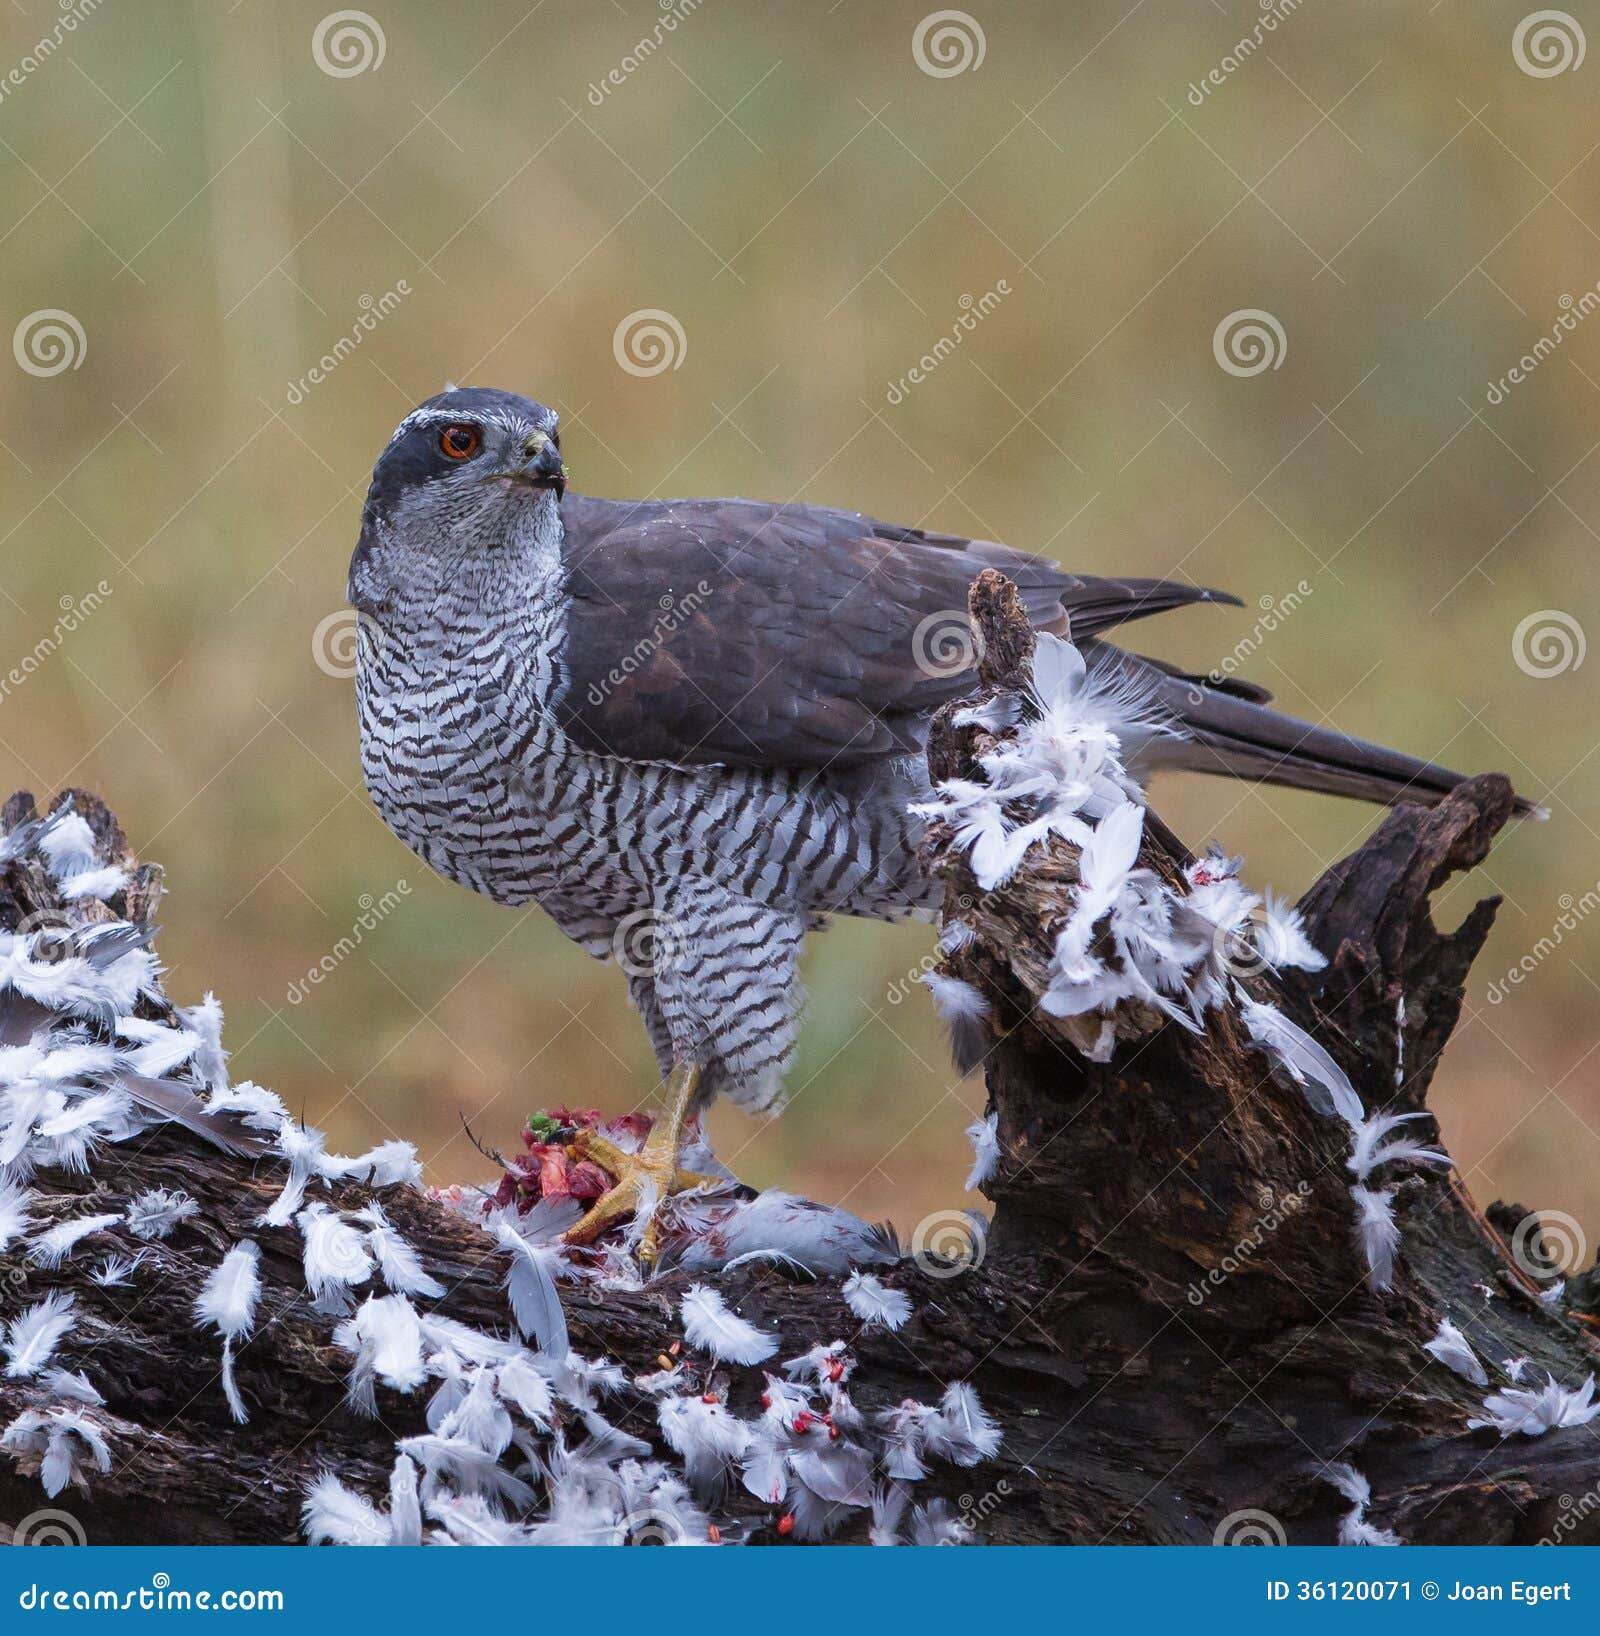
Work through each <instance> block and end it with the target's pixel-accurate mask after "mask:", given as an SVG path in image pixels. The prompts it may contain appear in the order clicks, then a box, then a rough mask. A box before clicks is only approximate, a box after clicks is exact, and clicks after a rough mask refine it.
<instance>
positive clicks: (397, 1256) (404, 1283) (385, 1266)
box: [355, 1202, 445, 1300]
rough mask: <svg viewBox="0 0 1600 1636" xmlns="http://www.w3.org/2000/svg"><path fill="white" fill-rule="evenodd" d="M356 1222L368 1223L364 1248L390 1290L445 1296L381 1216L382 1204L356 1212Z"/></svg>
mask: <svg viewBox="0 0 1600 1636" xmlns="http://www.w3.org/2000/svg"><path fill="white" fill-rule="evenodd" d="M355 1219H356V1220H357V1221H360V1222H365V1223H366V1224H367V1247H368V1248H369V1249H370V1250H371V1251H372V1253H373V1255H374V1256H375V1257H376V1258H377V1262H378V1271H379V1272H380V1273H382V1274H383V1281H384V1283H386V1284H387V1285H388V1286H389V1288H390V1289H392V1290H394V1291H396V1292H397V1293H398V1294H401V1295H425V1296H428V1297H429V1298H430V1299H432V1300H437V1299H438V1298H439V1297H440V1296H442V1295H443V1294H444V1292H445V1289H444V1285H443V1284H441V1283H440V1282H439V1280H438V1279H437V1278H433V1277H430V1276H429V1274H428V1271H427V1269H426V1268H425V1267H424V1266H423V1265H422V1258H421V1256H419V1255H418V1254H417V1252H416V1251H415V1250H414V1249H413V1248H412V1247H411V1245H410V1244H409V1243H407V1242H406V1240H405V1238H404V1237H403V1236H402V1235H401V1233H400V1231H399V1229H398V1228H396V1227H395V1226H394V1224H393V1223H392V1222H391V1221H390V1220H389V1218H388V1216H387V1215H385V1214H384V1210H383V1206H382V1205H381V1204H378V1203H376V1202H374V1203H372V1204H369V1205H368V1206H367V1207H366V1208H365V1209H364V1210H358V1211H356V1215H355Z"/></svg>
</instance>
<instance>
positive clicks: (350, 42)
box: [311, 11, 389, 80]
mask: <svg viewBox="0 0 1600 1636" xmlns="http://www.w3.org/2000/svg"><path fill="white" fill-rule="evenodd" d="M388 49H389V42H388V40H387V38H386V37H385V36H384V32H383V27H382V25H381V24H380V23H379V22H378V19H377V18H376V17H374V16H372V15H371V14H370V13H368V12H365V11H330V12H329V13H328V15H327V16H326V17H324V18H323V19H322V21H321V22H320V23H318V24H317V26H316V29H315V30H314V31H313V33H312V35H311V60H312V61H313V62H314V63H315V64H316V65H317V67H318V68H320V69H321V70H322V72H323V73H324V74H330V75H332V77H333V78H334V79H336V80H349V79H354V78H355V77H356V75H357V74H365V73H368V72H370V71H371V70H373V69H375V68H378V67H380V66H381V65H382V63H383V59H384V54H385V53H386V52H387V51H388Z"/></svg>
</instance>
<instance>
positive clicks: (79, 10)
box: [0, 0, 105, 102]
mask: <svg viewBox="0 0 1600 1636" xmlns="http://www.w3.org/2000/svg"><path fill="white" fill-rule="evenodd" d="M104 4H105V0H77V3H76V4H75V5H74V4H64V5H63V6H62V8H61V15H60V16H59V17H57V18H56V20H55V22H54V24H53V25H52V26H51V29H50V32H49V33H48V34H42V35H40V37H39V38H38V39H37V40H35V41H34V43H33V45H32V47H31V48H30V49H29V50H28V51H26V52H25V53H24V54H23V55H22V56H21V57H19V58H18V59H17V61H16V62H14V63H13V64H12V65H11V67H10V68H8V69H7V70H6V71H5V73H4V74H0V102H4V101H5V99H6V98H7V97H8V96H10V95H11V93H12V92H13V91H18V90H21V88H22V87H23V86H24V85H25V84H26V83H27V81H28V78H29V76H30V75H32V74H36V73H37V72H38V71H39V69H40V68H41V67H42V66H43V65H44V64H45V63H46V62H48V61H49V59H50V58H51V57H53V56H54V55H55V54H56V52H58V51H59V50H60V49H61V47H62V46H63V45H65V44H66V42H67V37H68V36H69V35H71V34H76V33H77V31H78V24H79V23H86V22H88V20H89V19H90V18H91V17H93V16H94V14H95V13H96V12H97V11H99V9H100V8H101V6H102V5H104Z"/></svg>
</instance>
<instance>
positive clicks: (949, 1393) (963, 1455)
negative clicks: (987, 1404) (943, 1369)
mask: <svg viewBox="0 0 1600 1636" xmlns="http://www.w3.org/2000/svg"><path fill="white" fill-rule="evenodd" d="M923 1435H924V1438H925V1440H926V1442H927V1446H928V1450H929V1452H930V1453H932V1454H935V1455H938V1456H939V1457H940V1458H942V1459H945V1460H952V1461H954V1462H955V1464H956V1465H958V1466H975V1465H977V1464H978V1463H979V1461H981V1460H991V1459H993V1458H994V1456H995V1455H996V1454H998V1453H999V1452H1000V1428H999V1427H998V1426H997V1425H995V1423H994V1421H993V1420H992V1419H991V1418H990V1416H989V1412H988V1410H986V1409H985V1408H984V1406H983V1405H982V1403H980V1402H979V1401H978V1394H977V1393H976V1392H975V1391H974V1390H973V1389H972V1387H971V1386H969V1385H968V1384H967V1382H966V1381H964V1380H956V1381H952V1382H951V1383H950V1384H949V1386H947V1387H946V1388H945V1393H944V1398H943V1400H942V1401H941V1403H940V1405H939V1412H938V1414H937V1415H935V1416H932V1417H930V1418H929V1419H928V1420H927V1421H926V1422H925V1423H924V1426H923Z"/></svg>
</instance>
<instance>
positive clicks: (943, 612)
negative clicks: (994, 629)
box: [911, 608, 983, 677]
mask: <svg viewBox="0 0 1600 1636" xmlns="http://www.w3.org/2000/svg"><path fill="white" fill-rule="evenodd" d="M911 657H912V658H913V659H914V660H915V661H916V666H917V669H918V670H920V671H921V672H922V674H923V675H924V676H932V677H946V676H959V675H960V674H961V673H962V672H963V671H966V670H971V669H972V667H973V666H974V665H976V664H977V663H978V661H979V660H980V659H981V658H982V657H983V636H982V634H981V633H980V632H979V631H978V630H976V629H975V628H974V626H973V623H972V620H971V619H970V618H969V617H968V616H967V611H966V609H964V608H941V609H939V611H938V612H937V613H931V614H929V615H928V616H927V617H926V618H925V619H923V620H921V621H920V622H919V623H918V625H917V628H916V629H915V630H914V631H913V632H912V633H911Z"/></svg>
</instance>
